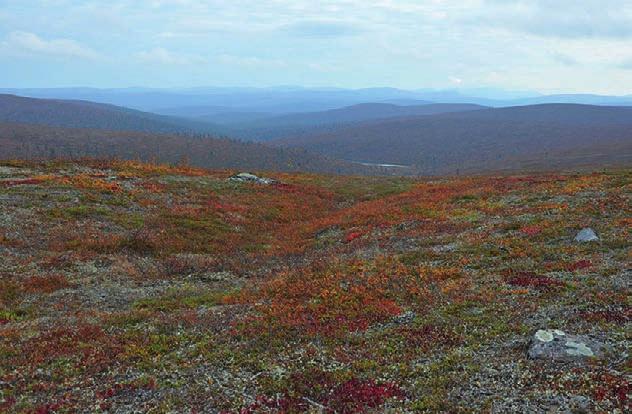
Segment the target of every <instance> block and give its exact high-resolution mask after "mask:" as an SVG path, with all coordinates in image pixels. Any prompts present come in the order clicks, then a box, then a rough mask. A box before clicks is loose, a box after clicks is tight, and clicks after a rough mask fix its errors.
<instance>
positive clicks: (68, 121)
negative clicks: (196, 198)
mask: <svg viewBox="0 0 632 414" xmlns="http://www.w3.org/2000/svg"><path fill="white" fill-rule="evenodd" d="M0 122H15V123H25V124H38V125H48V126H58V127H69V128H89V129H103V130H114V131H140V132H152V133H180V132H182V133H211V134H220V133H221V132H222V131H221V128H220V127H218V126H216V125H213V124H210V123H207V122H202V121H193V120H188V119H179V118H174V117H168V116H162V115H156V114H153V113H148V112H141V111H137V110H134V109H129V108H124V107H119V106H114V105H109V104H101V103H94V102H89V101H69V100H58V99H35V98H25V97H21V96H15V95H0Z"/></svg>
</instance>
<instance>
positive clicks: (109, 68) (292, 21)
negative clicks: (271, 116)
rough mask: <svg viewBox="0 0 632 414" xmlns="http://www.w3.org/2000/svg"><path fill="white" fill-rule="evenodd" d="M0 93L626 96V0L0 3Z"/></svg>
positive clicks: (629, 86) (629, 8)
mask: <svg viewBox="0 0 632 414" xmlns="http://www.w3.org/2000/svg"><path fill="white" fill-rule="evenodd" d="M0 65H1V68H2V70H1V72H2V77H1V79H0V87H55V86H95V87H126V86H149V87H189V86H272V85H303V86H338V87H351V88H360V87H372V86H393V87H400V88H408V89H412V88H455V87H459V88H475V87H500V88H505V89H517V90H536V91H540V92H562V91H563V92H595V93H607V94H620V95H622V94H630V93H632V1H629V0H627V1H620V0H599V1H597V0H554V1H547V0H529V1H509V0H507V1H504V0H418V1H413V0H374V1H367V0H328V1H315V0H294V1H290V0H270V1H266V0H207V1H194V0H103V1H89V0H84V1H80V0H0Z"/></svg>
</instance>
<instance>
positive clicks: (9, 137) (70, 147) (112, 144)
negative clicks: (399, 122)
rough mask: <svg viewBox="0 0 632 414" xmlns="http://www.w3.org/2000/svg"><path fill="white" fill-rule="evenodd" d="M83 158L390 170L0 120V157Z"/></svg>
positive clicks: (296, 152)
mask: <svg viewBox="0 0 632 414" xmlns="http://www.w3.org/2000/svg"><path fill="white" fill-rule="evenodd" d="M85 157H89V158H107V159H112V158H117V159H127V160H142V161H156V162H161V163H170V164H176V163H181V162H186V163H187V164H190V165H192V166H196V167H203V168H212V169H217V168H233V169H241V170H257V171H310V172H324V173H332V174H368V175H371V174H388V173H389V171H388V169H377V168H371V167H366V166H362V165H357V164H352V163H347V162H344V161H337V160H332V159H329V158H328V157H325V156H322V155H318V154H311V153H309V152H307V151H305V150H302V149H284V148H274V147H269V146H265V145H262V144H258V143H244V142H239V141H234V140H230V139H214V138H197V137H192V136H185V135H175V134H172V135H160V134H150V133H143V132H126V131H104V130H90V129H77V128H60V127H47V126H40V125H27V124H12V123H0V159H41V158H44V159H46V158H48V159H52V158H63V159H76V158H85Z"/></svg>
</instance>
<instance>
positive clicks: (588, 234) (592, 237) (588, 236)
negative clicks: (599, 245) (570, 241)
mask: <svg viewBox="0 0 632 414" xmlns="http://www.w3.org/2000/svg"><path fill="white" fill-rule="evenodd" d="M575 241H576V242H580V243H585V242H592V241H599V236H597V233H595V231H594V230H593V229H591V228H589V227H587V228H585V229H582V230H581V231H580V232H579V233H577V236H575Z"/></svg>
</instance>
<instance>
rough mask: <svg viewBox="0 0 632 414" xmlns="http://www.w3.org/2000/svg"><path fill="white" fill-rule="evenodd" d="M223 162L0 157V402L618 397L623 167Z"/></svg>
mask: <svg viewBox="0 0 632 414" xmlns="http://www.w3.org/2000/svg"><path fill="white" fill-rule="evenodd" d="M236 172H238V171H207V170H201V169H195V168H190V167H186V166H166V165H152V164H142V163H137V162H130V161H107V162H106V161H95V160H86V161H81V162H25V161H11V162H4V163H3V164H2V165H1V166H0V411H3V412H7V413H53V412H55V413H57V412H59V413H66V412H67V413H70V412H101V411H102V412H132V411H135V412H156V413H160V412H193V413H194V412H212V413H260V412H277V413H296V412H324V413H362V412H463V413H467V412H483V411H492V412H511V411H517V412H540V411H548V410H556V409H558V410H580V411H581V410H584V411H590V412H621V413H623V412H629V411H630V408H631V405H630V404H631V403H630V399H629V394H630V383H629V378H630V377H629V376H630V367H631V365H630V359H629V357H628V352H629V345H630V342H629V341H630V332H631V330H630V317H631V316H632V310H631V307H630V295H629V294H630V280H631V277H632V273H631V269H630V263H631V259H632V250H631V249H630V247H631V246H630V240H631V238H630V236H631V229H632V219H631V217H632V172H631V171H630V170H620V171H615V172H601V173H592V174H587V173H582V174H570V173H569V174H555V175H544V174H539V175H529V176H526V175H522V176H482V177H457V178H449V177H446V178H436V177H435V178H432V179H412V178H392V177H351V176H347V177H334V176H325V175H313V174H298V173H275V174H261V175H262V176H265V177H268V178H272V179H274V181H269V183H268V184H262V183H259V182H241V181H238V180H231V179H230V177H231V176H233V175H234V174H235V173H236ZM585 227H591V228H593V229H594V230H595V231H596V233H597V234H598V235H599V240H598V241H594V242H586V243H581V242H576V241H575V240H574V238H575V236H576V234H577V232H578V231H580V230H581V229H582V228H585ZM548 329H556V330H561V331H564V332H567V333H572V334H574V335H584V336H589V337H591V338H592V339H594V340H595V341H598V342H599V343H600V344H602V345H603V348H604V349H605V350H606V352H604V353H603V354H602V355H600V356H599V357H592V358H583V359H579V358H578V359H575V360H570V361H564V362H560V361H555V360H547V359H531V358H530V357H529V355H528V352H527V351H528V347H529V342H530V340H531V338H532V337H533V335H534V333H535V332H537V331H540V330H543V332H545V333H546V332H548V331H546V330H548ZM556 332H557V331H556ZM541 335H543V334H541ZM550 336H551V338H552V337H553V335H550Z"/></svg>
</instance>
